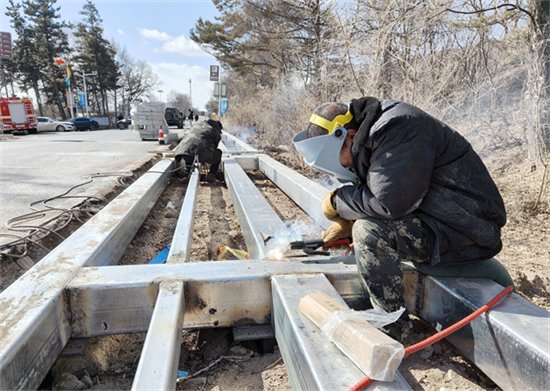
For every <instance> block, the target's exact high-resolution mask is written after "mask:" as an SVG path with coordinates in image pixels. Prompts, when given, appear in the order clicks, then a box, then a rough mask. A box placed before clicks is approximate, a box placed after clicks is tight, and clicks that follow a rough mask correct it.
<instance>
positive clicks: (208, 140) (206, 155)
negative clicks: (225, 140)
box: [174, 120, 223, 182]
mask: <svg viewBox="0 0 550 391" xmlns="http://www.w3.org/2000/svg"><path fill="white" fill-rule="evenodd" d="M222 129H223V126H222V123H221V122H220V121H214V120H208V121H204V122H197V123H195V125H193V126H192V127H191V129H189V132H188V133H187V134H186V135H185V136H184V137H183V139H182V140H181V142H180V143H179V144H178V146H177V147H176V148H175V149H174V156H175V159H176V162H177V164H178V166H179V164H180V162H181V161H182V160H183V161H184V163H183V164H185V173H186V174H189V173H190V171H191V167H192V165H193V160H194V159H195V155H197V156H198V160H199V163H208V164H210V170H209V172H208V174H206V178H205V179H206V180H207V181H209V182H214V181H215V180H216V178H217V174H218V169H219V167H220V163H221V158H222V151H221V150H220V149H219V148H218V144H219V143H220V141H221V138H222V137H221V135H222Z"/></svg>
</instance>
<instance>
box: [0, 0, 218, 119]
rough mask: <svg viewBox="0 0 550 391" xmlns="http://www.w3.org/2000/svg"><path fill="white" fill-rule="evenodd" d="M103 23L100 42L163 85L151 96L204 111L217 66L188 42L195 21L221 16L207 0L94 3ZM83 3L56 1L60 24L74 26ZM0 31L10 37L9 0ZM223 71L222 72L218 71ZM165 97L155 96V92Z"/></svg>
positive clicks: (101, 0)
mask: <svg viewBox="0 0 550 391" xmlns="http://www.w3.org/2000/svg"><path fill="white" fill-rule="evenodd" d="M93 2H94V4H95V6H96V8H97V9H98V11H99V15H100V16H101V18H102V19H103V29H104V38H105V39H107V40H109V41H112V40H114V41H116V42H117V43H118V44H119V45H121V46H125V47H126V49H127V51H128V54H129V55H130V56H132V57H133V58H134V59H136V60H145V61H147V62H148V63H149V64H150V65H151V66H152V68H153V70H154V71H155V72H156V74H157V75H158V76H159V79H160V80H161V82H162V84H161V85H160V86H159V88H157V89H156V90H155V91H156V93H157V94H158V95H159V96H158V98H159V99H162V100H163V101H166V95H167V94H168V93H169V92H170V91H171V90H176V91H177V92H181V93H185V94H189V93H190V90H189V84H190V83H189V80H191V98H192V102H193V106H194V107H195V108H198V109H199V110H203V109H204V106H205V104H206V102H208V100H209V99H210V97H211V95H212V92H213V89H214V82H211V81H210V65H219V63H218V61H217V60H216V59H215V58H214V57H213V56H211V55H209V54H208V53H206V52H204V51H203V50H202V49H200V48H199V47H198V45H197V44H196V43H194V42H193V41H191V40H190V39H189V30H191V29H192V28H193V27H194V26H195V23H196V21H197V20H198V19H199V18H200V17H201V18H203V20H211V21H214V17H215V16H218V15H219V13H218V11H217V9H216V7H214V4H213V3H212V1H211V0H203V1H199V0H194V1H193V0H172V1H170V0H164V1H153V0H94V1H93ZM84 3H85V1H83V0H58V1H57V6H58V7H61V9H60V14H61V20H65V21H70V22H73V23H75V24H76V23H78V22H79V21H80V20H81V19H82V15H80V14H79V12H80V11H81V10H82V6H83V5H84ZM0 5H1V7H0V11H1V15H0V31H7V32H11V33H12V39H15V38H16V37H15V35H14V31H13V29H12V28H11V26H10V23H9V18H8V17H7V16H6V6H8V5H9V3H8V1H7V0H0ZM220 69H221V68H220ZM159 90H162V91H163V92H161V93H159V92H158V91H159Z"/></svg>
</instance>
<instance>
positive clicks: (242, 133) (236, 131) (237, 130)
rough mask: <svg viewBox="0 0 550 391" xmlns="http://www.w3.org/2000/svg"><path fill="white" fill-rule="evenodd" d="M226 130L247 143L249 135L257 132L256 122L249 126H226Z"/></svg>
mask: <svg viewBox="0 0 550 391" xmlns="http://www.w3.org/2000/svg"><path fill="white" fill-rule="evenodd" d="M228 131H229V133H231V134H232V135H234V136H235V137H237V138H238V139H239V140H241V141H244V142H245V143H247V144H248V139H249V138H250V137H252V136H255V135H256V134H258V129H257V127H256V124H254V125H252V126H251V127H244V126H228Z"/></svg>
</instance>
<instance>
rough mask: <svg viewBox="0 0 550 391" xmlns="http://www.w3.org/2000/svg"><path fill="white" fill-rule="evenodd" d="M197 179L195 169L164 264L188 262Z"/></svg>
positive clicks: (198, 176)
mask: <svg viewBox="0 0 550 391" xmlns="http://www.w3.org/2000/svg"><path fill="white" fill-rule="evenodd" d="M199 179H200V169H198V168H195V169H194V170H193V173H192V174H191V178H190V179H189V183H188V184H187V190H186V192H185V197H184V199H183V205H182V206H181V210H180V215H179V218H178V223H177V225H176V230H175V231H174V237H173V239H172V245H171V246H170V252H169V253H168V258H167V260H166V263H176V262H189V254H190V249H191V241H192V239H193V224H194V221H195V206H196V204H197V192H198V190H199Z"/></svg>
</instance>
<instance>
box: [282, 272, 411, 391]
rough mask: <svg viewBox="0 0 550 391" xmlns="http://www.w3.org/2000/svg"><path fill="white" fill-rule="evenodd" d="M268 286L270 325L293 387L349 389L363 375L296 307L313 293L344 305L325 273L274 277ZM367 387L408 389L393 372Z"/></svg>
mask: <svg viewBox="0 0 550 391" xmlns="http://www.w3.org/2000/svg"><path fill="white" fill-rule="evenodd" d="M271 285H272V291H273V317H272V323H273V328H274V329H275V337H276V338H277V344H278V345H279V349H280V350H281V355H282V356H283V360H284V362H285V366H286V369H287V373H288V377H289V379H290V382H291V384H292V388H294V389H296V390H327V391H328V390H348V389H350V388H351V387H352V386H354V385H355V384H356V383H357V382H358V381H359V380H361V379H363V378H364V377H365V376H366V375H365V374H364V373H363V372H362V371H361V370H360V369H359V368H358V367H357V366H356V365H355V364H353V362H351V361H350V360H349V358H347V357H346V356H345V355H344V354H343V353H342V352H341V351H340V350H339V349H338V348H337V347H336V345H334V344H333V343H332V342H331V341H330V340H328V338H327V337H326V336H325V335H324V334H323V332H322V331H321V330H320V329H319V328H318V327H317V326H315V325H314V324H313V323H312V322H311V321H310V320H309V319H307V318H306V317H305V316H304V315H303V314H302V313H301V312H300V310H299V308H298V304H299V302H300V299H301V298H302V297H304V296H306V295H308V294H310V293H314V292H324V293H326V294H327V295H328V296H330V297H332V298H333V299H335V300H336V301H338V302H340V303H341V304H342V305H346V304H345V302H344V301H343V300H342V298H341V297H340V295H339V294H338V292H337V291H336V290H335V289H334V287H333V286H332V285H331V284H330V282H329V281H328V280H327V279H326V277H325V276H323V275H305V274H302V275H287V276H274V277H273V278H272V280H271ZM369 389H378V390H410V389H411V388H410V387H409V386H408V384H407V383H406V382H405V380H404V379H403V378H402V377H401V375H399V373H396V375H395V378H394V381H393V382H391V383H389V382H374V383H373V384H371V386H370V387H369Z"/></svg>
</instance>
